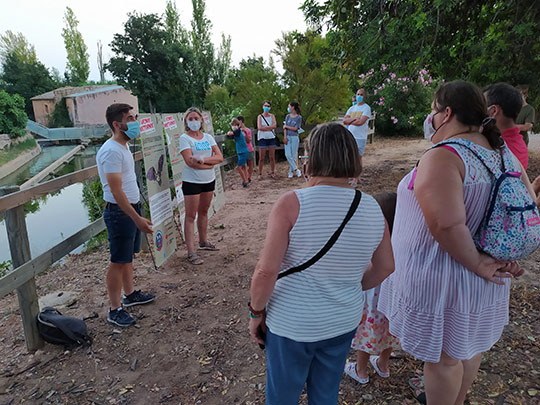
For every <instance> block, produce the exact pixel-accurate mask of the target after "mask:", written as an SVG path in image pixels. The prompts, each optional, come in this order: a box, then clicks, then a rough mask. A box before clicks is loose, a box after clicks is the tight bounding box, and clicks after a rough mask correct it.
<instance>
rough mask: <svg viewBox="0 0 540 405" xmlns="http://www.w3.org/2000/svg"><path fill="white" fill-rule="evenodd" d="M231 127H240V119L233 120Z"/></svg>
mask: <svg viewBox="0 0 540 405" xmlns="http://www.w3.org/2000/svg"><path fill="white" fill-rule="evenodd" d="M231 125H238V126H240V120H239V119H238V118H233V119H232V121H231Z"/></svg>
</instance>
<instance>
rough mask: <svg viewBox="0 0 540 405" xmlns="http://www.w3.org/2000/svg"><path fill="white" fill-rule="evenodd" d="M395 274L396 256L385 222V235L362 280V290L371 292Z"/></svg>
mask: <svg viewBox="0 0 540 405" xmlns="http://www.w3.org/2000/svg"><path fill="white" fill-rule="evenodd" d="M393 272H394V254H393V253H392V245H391V244H390V232H389V231H388V224H387V223H386V221H385V225H384V234H383V238H382V240H381V243H380V244H379V246H378V247H377V249H376V250H375V252H374V253H373V257H372V258H371V263H370V264H369V266H368V268H367V269H366V272H365V273H364V277H363V278H362V289H363V290H364V291H365V290H370V289H372V288H374V287H377V286H378V285H379V284H381V283H382V282H383V281H384V279H385V278H386V277H388V276H389V275H390V274H392V273H393Z"/></svg>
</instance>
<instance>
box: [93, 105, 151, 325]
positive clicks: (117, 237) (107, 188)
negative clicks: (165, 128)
mask: <svg viewBox="0 0 540 405" xmlns="http://www.w3.org/2000/svg"><path fill="white" fill-rule="evenodd" d="M105 117H106V119H107V123H108V124H109V126H110V127H111V130H112V132H113V136H112V137H111V138H110V139H108V140H107V141H106V142H105V143H104V144H103V146H101V148H100V149H99V152H98V153H97V155H96V161H97V167H98V173H99V178H100V180H101V184H102V186H103V199H104V200H105V203H106V204H105V211H104V212H103V219H104V220H105V225H106V226H107V231H108V234H109V247H110V251H111V262H110V265H109V270H108V271H107V291H108V293H109V300H110V305H111V306H110V307H109V313H108V314H107V321H109V322H111V323H113V324H115V325H118V326H122V327H127V326H130V325H133V324H134V323H135V319H133V318H132V317H131V316H130V315H129V314H128V313H127V311H126V310H125V309H124V307H130V306H133V305H141V304H148V303H149V302H152V301H153V300H154V298H155V297H154V295H152V294H145V293H143V292H141V290H135V288H134V286H133V254H134V253H137V252H138V251H139V249H140V244H141V231H142V232H145V233H151V232H152V223H151V222H150V221H149V220H148V219H146V218H144V217H142V216H141V204H140V201H139V187H138V185H137V177H136V175H135V163H134V161H133V155H132V154H131V152H130V150H129V146H128V141H129V140H130V139H135V138H136V137H138V136H139V132H140V127H139V123H138V122H137V117H136V116H135V114H134V113H133V107H131V106H130V105H128V104H112V105H110V106H109V107H108V108H107V112H106V113H105ZM122 290H124V294H125V295H124V297H123V298H122Z"/></svg>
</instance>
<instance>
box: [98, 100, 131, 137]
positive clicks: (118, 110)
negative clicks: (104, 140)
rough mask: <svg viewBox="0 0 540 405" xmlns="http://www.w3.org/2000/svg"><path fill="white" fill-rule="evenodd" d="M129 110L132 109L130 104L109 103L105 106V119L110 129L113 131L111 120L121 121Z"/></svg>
mask: <svg viewBox="0 0 540 405" xmlns="http://www.w3.org/2000/svg"><path fill="white" fill-rule="evenodd" d="M131 110H133V107H132V106H130V105H129V104H123V103H116V104H111V105H110V106H108V107H107V111H106V112H105V119H106V120H107V124H109V127H110V128H111V130H112V131H114V128H113V122H115V121H116V122H122V119H123V118H124V114H126V113H128V112H130V111H131Z"/></svg>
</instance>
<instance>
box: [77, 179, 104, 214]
mask: <svg viewBox="0 0 540 405" xmlns="http://www.w3.org/2000/svg"><path fill="white" fill-rule="evenodd" d="M82 194H83V203H84V205H86V207H88V217H89V218H90V221H92V222H93V221H95V220H96V219H98V218H100V217H101V216H102V215H103V209H104V207H105V200H103V188H102V187H101V182H100V181H99V180H94V181H85V182H84V183H83V192H82Z"/></svg>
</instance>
